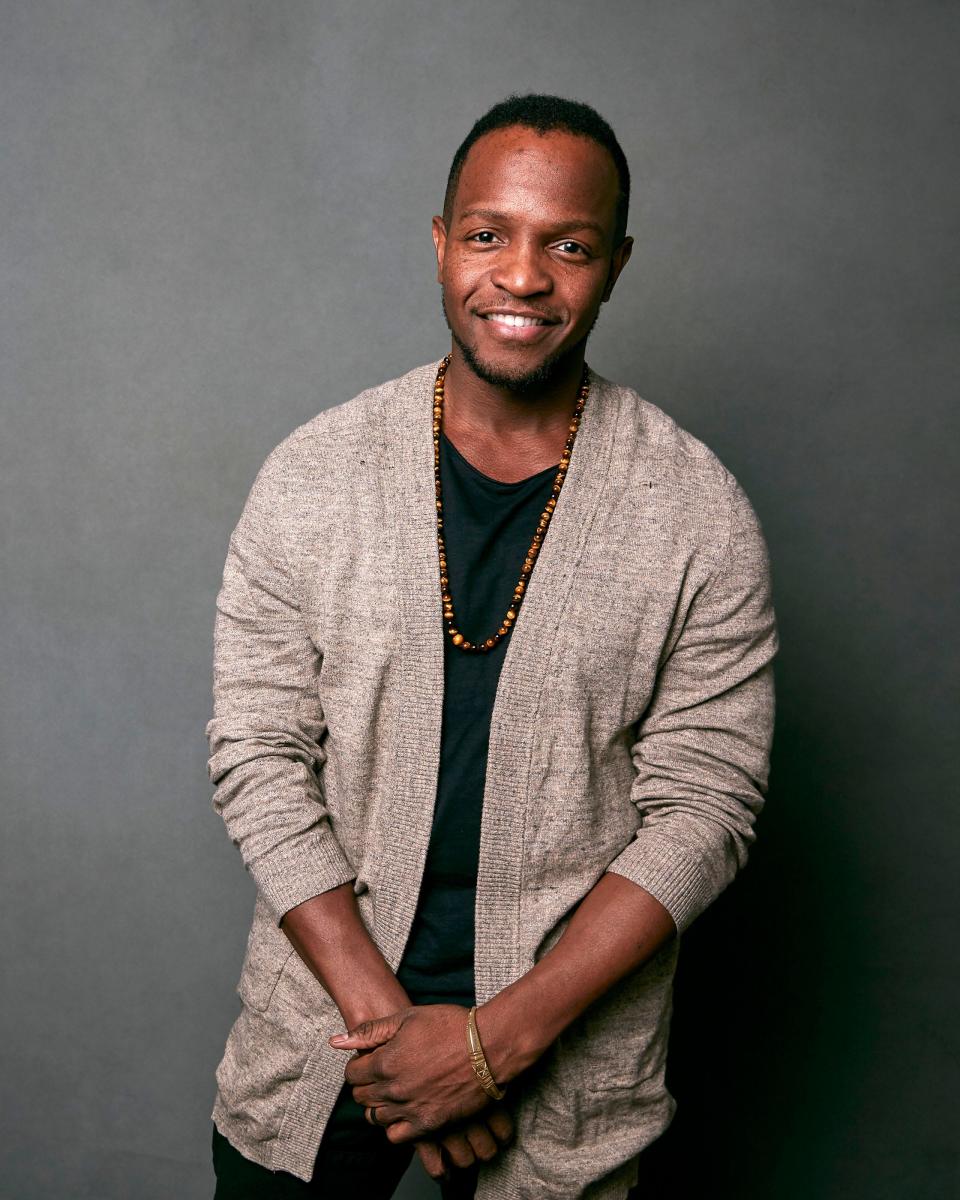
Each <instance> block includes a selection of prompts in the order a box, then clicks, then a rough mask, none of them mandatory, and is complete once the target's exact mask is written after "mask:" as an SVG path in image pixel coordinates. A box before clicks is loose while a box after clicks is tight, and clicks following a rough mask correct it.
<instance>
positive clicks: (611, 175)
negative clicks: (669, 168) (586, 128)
mask: <svg viewBox="0 0 960 1200" xmlns="http://www.w3.org/2000/svg"><path fill="white" fill-rule="evenodd" d="M619 182H620V181H619V177H618V175H617V169H616V166H615V165H614V162H613V159H612V157H611V156H610V154H609V153H608V152H607V150H606V149H605V148H604V147H603V146H601V145H599V143H597V142H595V141H594V140H593V139H592V138H588V137H583V136H581V135H579V134H573V133H567V132H565V131H559V130H551V131H550V132H548V133H544V134H541V133H538V132H537V131H536V130H534V129H527V128H526V127H524V126H511V127H509V128H507V129H497V130H493V131H492V132H491V133H486V134H484V135H483V136H482V137H480V138H478V139H477V141H476V142H475V143H474V144H473V145H472V146H471V147H470V151H469V153H468V154H467V157H466V160H465V162H464V164H463V167H462V169H461V172H460V179H459V182H458V185H457V194H456V200H455V204H454V218H455V219H456V218H457V216H459V214H461V213H463V212H465V211H467V210H472V209H477V210H481V211H482V210H497V211H500V210H504V209H509V210H511V211H513V210H516V211H525V210H531V211H534V210H536V211H543V212H544V213H545V214H546V213H547V212H550V213H556V214H557V215H560V214H566V215H579V216H581V217H582V218H584V219H586V220H593V221H600V222H601V223H603V224H604V225H607V224H609V225H610V228H611V230H612V227H613V222H614V214H615V209H616V202H617V195H618V192H619Z"/></svg>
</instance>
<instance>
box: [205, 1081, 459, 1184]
mask: <svg viewBox="0 0 960 1200" xmlns="http://www.w3.org/2000/svg"><path fill="white" fill-rule="evenodd" d="M414 1153H415V1151H414V1147H413V1143H412V1142H405V1143H402V1144H400V1145H394V1143H393V1142H391V1141H389V1140H388V1138H387V1136H386V1134H385V1133H384V1132H383V1130H382V1129H379V1128H377V1126H375V1125H371V1124H370V1122H369V1121H368V1120H367V1119H366V1117H365V1116H364V1112H363V1106H362V1105H360V1104H358V1103H357V1102H356V1100H354V1098H353V1091H352V1089H351V1087H350V1085H349V1084H348V1083H345V1084H344V1086H343V1090H342V1091H341V1092H340V1095H339V1096H338V1097H337V1102H336V1104H335V1105H334V1107H333V1112H332V1113H331V1114H330V1120H329V1121H328V1122H327V1127H326V1129H324V1131H323V1138H322V1139H321V1141H320V1148H319V1150H318V1151H317V1158H316V1161H315V1163H314V1166H313V1178H312V1179H311V1180H310V1182H309V1183H304V1182H303V1180H302V1179H298V1178H297V1177H296V1175H291V1174H290V1173H289V1172H287V1171H270V1170H268V1169H267V1168H266V1167H261V1166H260V1164H259V1163H255V1162H251V1161H250V1159H248V1158H244V1156H243V1155H242V1154H241V1153H240V1151H239V1150H235V1149H234V1147H233V1146H231V1145H230V1143H229V1142H228V1141H227V1139H226V1138H225V1137H224V1136H223V1134H222V1133H221V1132H220V1131H219V1129H217V1127H216V1125H214V1127H213V1170H214V1173H215V1175H216V1177H217V1190H216V1193H215V1195H214V1200H307V1198H308V1197H310V1198H312V1200H390V1197H391V1196H392V1195H393V1193H394V1191H395V1190H396V1188H397V1186H398V1184H399V1183H400V1180H401V1179H402V1178H403V1176H404V1174H405V1172H406V1170H407V1167H409V1165H410V1160H411V1159H412V1158H413V1155H414ZM451 1170H452V1172H453V1178H452V1179H451V1181H450V1182H449V1183H443V1184H441V1187H440V1191H441V1195H442V1197H443V1200H470V1198H471V1197H472V1196H473V1194H474V1188H475V1186H476V1179H477V1167H476V1166H474V1167H470V1168H467V1169H462V1168H458V1167H452V1168H451Z"/></svg>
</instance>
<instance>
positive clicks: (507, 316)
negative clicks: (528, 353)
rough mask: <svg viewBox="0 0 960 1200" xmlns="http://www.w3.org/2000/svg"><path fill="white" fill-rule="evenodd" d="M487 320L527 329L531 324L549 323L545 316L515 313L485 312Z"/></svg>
mask: <svg viewBox="0 0 960 1200" xmlns="http://www.w3.org/2000/svg"><path fill="white" fill-rule="evenodd" d="M483 319H484V320H485V321H495V322H496V324H498V325H510V326H512V327H513V328H514V329H525V328H527V326H529V325H549V324H550V322H549V321H545V320H544V319H543V317H517V316H514V314H513V313H483Z"/></svg>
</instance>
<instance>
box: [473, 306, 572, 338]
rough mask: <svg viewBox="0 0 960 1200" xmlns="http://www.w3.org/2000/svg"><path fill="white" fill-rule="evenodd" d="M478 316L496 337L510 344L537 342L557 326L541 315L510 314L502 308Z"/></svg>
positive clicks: (526, 313) (527, 313)
mask: <svg viewBox="0 0 960 1200" xmlns="http://www.w3.org/2000/svg"><path fill="white" fill-rule="evenodd" d="M476 316H477V317H479V319H480V320H481V321H483V322H484V324H485V325H487V326H488V327H489V329H490V332H491V333H493V335H494V336H495V337H497V338H498V339H499V340H503V341H510V342H518V341H519V342H533V341H537V340H538V339H539V338H540V337H542V336H543V335H544V333H545V332H546V330H548V329H550V328H551V327H552V326H554V325H556V324H557V322H556V321H552V320H550V319H549V318H547V317H543V316H541V315H540V314H539V313H531V312H510V311H507V310H505V309H502V308H497V309H489V310H488V311H487V312H477V313H476Z"/></svg>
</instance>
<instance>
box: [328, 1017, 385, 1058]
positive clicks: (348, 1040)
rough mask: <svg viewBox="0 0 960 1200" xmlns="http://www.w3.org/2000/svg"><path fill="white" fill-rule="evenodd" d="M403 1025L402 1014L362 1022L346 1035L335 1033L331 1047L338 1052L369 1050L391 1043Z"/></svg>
mask: <svg viewBox="0 0 960 1200" xmlns="http://www.w3.org/2000/svg"><path fill="white" fill-rule="evenodd" d="M402 1024H403V1014H402V1013H391V1014H390V1016H388V1017H376V1018H375V1019H374V1020H372V1021H361V1022H360V1024H359V1025H355V1026H354V1027H353V1029H348V1030H347V1032H346V1033H335V1034H334V1035H333V1037H331V1038H330V1039H329V1040H330V1045H331V1046H333V1047H335V1049H337V1050H369V1049H370V1048H371V1047H372V1046H382V1045H383V1043H384V1042H389V1041H390V1039H391V1038H392V1037H393V1035H394V1034H395V1033H396V1032H397V1030H398V1029H399V1028H400V1026H401V1025H402Z"/></svg>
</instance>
